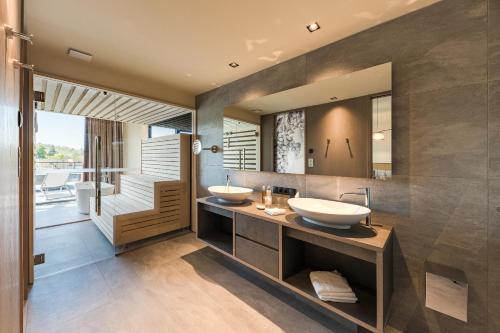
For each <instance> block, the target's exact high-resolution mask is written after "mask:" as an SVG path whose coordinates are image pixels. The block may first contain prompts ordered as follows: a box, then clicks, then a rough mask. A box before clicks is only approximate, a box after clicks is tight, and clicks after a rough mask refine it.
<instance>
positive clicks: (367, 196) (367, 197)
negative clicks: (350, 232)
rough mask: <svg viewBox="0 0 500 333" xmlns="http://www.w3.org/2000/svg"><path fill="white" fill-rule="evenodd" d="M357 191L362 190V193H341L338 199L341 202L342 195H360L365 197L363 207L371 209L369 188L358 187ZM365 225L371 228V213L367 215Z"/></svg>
mask: <svg viewBox="0 0 500 333" xmlns="http://www.w3.org/2000/svg"><path fill="white" fill-rule="evenodd" d="M358 190H363V192H345V193H342V194H341V195H340V197H339V200H342V197H343V196H344V195H362V196H364V197H365V207H367V208H370V209H371V199H372V198H371V191H370V188H369V187H359V188H358ZM366 225H367V226H369V227H371V226H372V217H371V213H370V214H368V216H367V217H366Z"/></svg>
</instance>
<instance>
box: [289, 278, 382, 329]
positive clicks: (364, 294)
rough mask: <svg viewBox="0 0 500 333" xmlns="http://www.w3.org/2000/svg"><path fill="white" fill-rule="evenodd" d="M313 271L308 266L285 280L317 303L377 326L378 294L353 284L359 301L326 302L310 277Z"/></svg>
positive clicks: (352, 286) (292, 287)
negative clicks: (316, 290)
mask: <svg viewBox="0 0 500 333" xmlns="http://www.w3.org/2000/svg"><path fill="white" fill-rule="evenodd" d="M311 271H312V270H311V269H308V268H307V269H304V270H302V271H300V272H298V273H296V274H294V275H292V276H290V277H289V278H287V279H285V280H284V282H285V283H286V284H288V285H290V286H291V289H295V290H296V291H297V292H299V293H300V294H302V295H303V296H305V297H307V298H309V299H310V300H313V301H314V302H316V303H321V305H322V306H324V307H326V308H329V309H331V310H334V311H336V312H337V311H342V312H343V313H344V314H346V315H348V316H351V317H353V318H356V319H357V320H360V321H362V322H364V323H366V324H367V325H370V326H373V327H376V324H377V295H376V293H375V292H374V291H373V290H370V289H368V288H366V287H362V286H357V285H353V284H351V288H352V289H353V291H354V293H355V294H356V297H357V298H358V302H357V303H352V304H351V303H336V302H325V301H322V300H320V299H319V298H318V297H317V296H316V292H315V291H314V287H313V285H312V283H311V279H310V278H309V273H311Z"/></svg>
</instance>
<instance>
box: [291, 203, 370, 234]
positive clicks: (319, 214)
mask: <svg viewBox="0 0 500 333" xmlns="http://www.w3.org/2000/svg"><path fill="white" fill-rule="evenodd" d="M288 205H289V206H290V207H291V208H292V209H293V210H294V211H295V212H296V213H297V214H299V215H300V216H302V218H303V219H304V220H306V221H308V222H311V223H314V224H318V225H321V226H326V227H332V228H337V229H349V228H350V227H351V226H353V225H355V224H358V223H359V222H360V221H361V220H362V219H364V218H365V217H366V216H368V214H370V212H371V211H370V209H369V208H367V207H364V206H358V205H353V204H349V203H345V202H340V201H331V200H322V199H313V198H291V199H288Z"/></svg>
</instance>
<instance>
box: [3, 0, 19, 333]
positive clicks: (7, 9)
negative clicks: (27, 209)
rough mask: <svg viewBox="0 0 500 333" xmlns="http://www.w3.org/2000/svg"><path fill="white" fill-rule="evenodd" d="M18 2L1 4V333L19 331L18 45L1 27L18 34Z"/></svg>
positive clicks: (5, 0)
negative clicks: (15, 60) (15, 31)
mask: <svg viewBox="0 0 500 333" xmlns="http://www.w3.org/2000/svg"><path fill="white" fill-rule="evenodd" d="M20 18H21V16H20V0H0V184H1V190H0V332H1V333H4V332H9V333H10V332H20V331H21V330H22V306H23V301H22V299H23V297H22V292H23V288H22V250H21V227H20V222H19V214H20V208H19V177H18V173H19V168H18V166H19V128H18V111H19V98H20V95H19V87H20V85H19V79H20V72H19V69H15V68H14V66H13V64H12V59H19V57H20V41H19V40H18V39H7V40H6V35H5V31H4V28H3V27H4V24H7V25H9V26H11V27H13V28H14V29H15V30H17V31H19V30H20V29H21V26H20Z"/></svg>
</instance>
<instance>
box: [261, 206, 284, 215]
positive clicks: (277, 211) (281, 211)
mask: <svg viewBox="0 0 500 333" xmlns="http://www.w3.org/2000/svg"><path fill="white" fill-rule="evenodd" d="M265 212H266V213H267V214H269V215H271V216H276V215H283V214H285V213H286V209H283V208H266V209H265Z"/></svg>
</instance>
